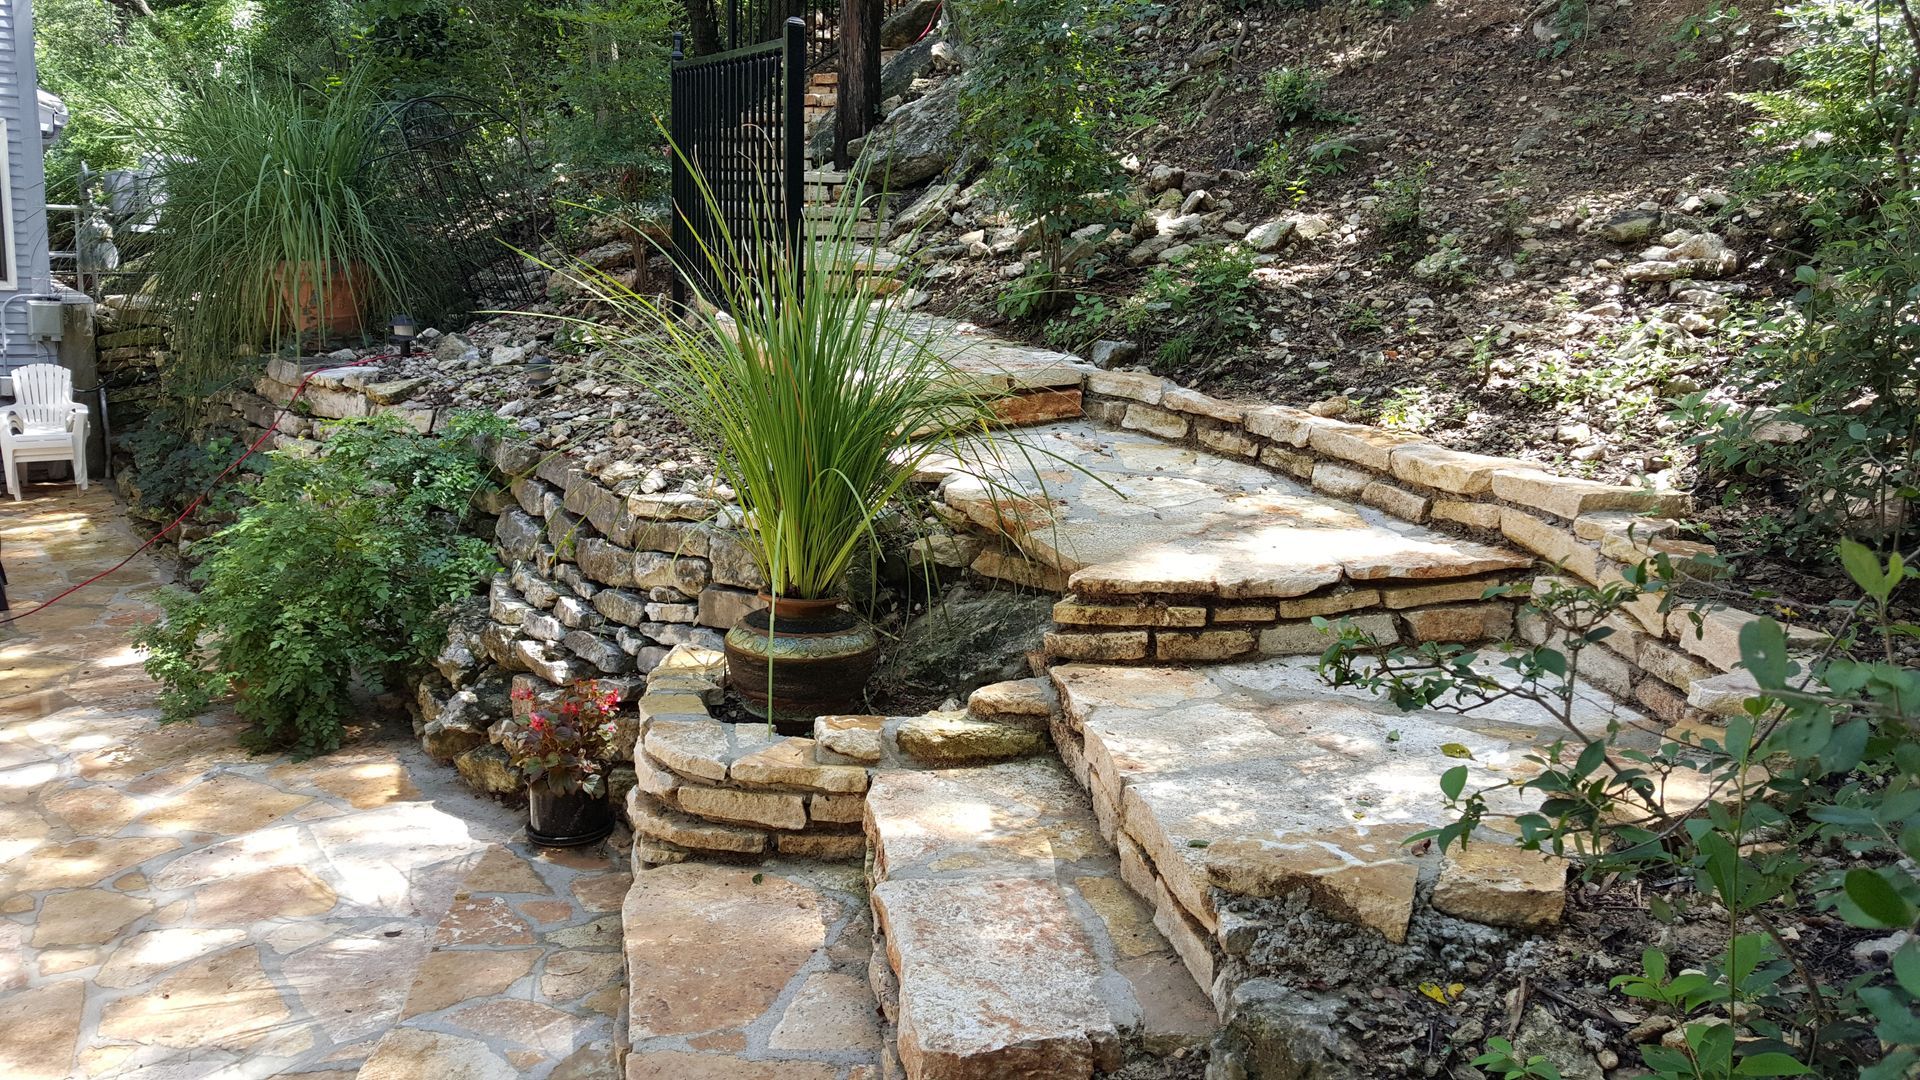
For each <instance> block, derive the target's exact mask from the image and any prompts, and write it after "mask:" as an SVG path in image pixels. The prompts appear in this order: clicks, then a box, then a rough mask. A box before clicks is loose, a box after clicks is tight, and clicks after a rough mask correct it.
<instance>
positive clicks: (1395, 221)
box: [1373, 161, 1433, 245]
mask: <svg viewBox="0 0 1920 1080" xmlns="http://www.w3.org/2000/svg"><path fill="white" fill-rule="evenodd" d="M1432 174H1433V164H1432V163H1431V162H1424V161H1423V162H1421V163H1420V164H1419V165H1417V166H1414V167H1413V168H1411V169H1403V170H1401V171H1400V172H1398V173H1396V174H1394V175H1393V176H1392V177H1391V178H1389V179H1386V180H1376V181H1375V182H1374V185H1373V187H1374V190H1375V191H1378V192H1379V193H1380V201H1379V202H1378V203H1376V204H1375V205H1374V208H1373V213H1374V217H1375V218H1377V219H1378V220H1379V222H1380V234H1381V235H1382V236H1384V237H1386V238H1387V239H1389V240H1391V241H1393V242H1395V243H1397V244H1402V245H1410V244H1412V243H1414V242H1415V241H1417V240H1418V239H1419V238H1420V233H1421V230H1422V228H1423V227H1424V224H1425V220H1426V201H1427V178H1428V177H1429V176H1431V175H1432Z"/></svg>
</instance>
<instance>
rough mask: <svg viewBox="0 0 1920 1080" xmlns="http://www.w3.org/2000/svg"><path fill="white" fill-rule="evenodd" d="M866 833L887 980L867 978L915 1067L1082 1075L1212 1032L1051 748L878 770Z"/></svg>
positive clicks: (930, 1074) (938, 1077) (1200, 999)
mask: <svg viewBox="0 0 1920 1080" xmlns="http://www.w3.org/2000/svg"><path fill="white" fill-rule="evenodd" d="M867 834H868V838H869V847H870V850H871V851H872V863H873V877H874V880H875V884H874V887H873V906H874V911H875V917H876V919H877V920H878V932H880V933H881V934H882V935H883V938H884V942H885V951H884V960H885V966H884V972H885V974H886V981H887V982H888V983H889V984H891V985H890V987H889V988H881V987H876V989H877V990H882V992H883V999H885V998H887V997H888V996H889V994H890V996H891V998H892V1001H893V1004H891V1006H890V1007H891V1008H892V1009H893V1012H892V1014H891V1015H892V1017H893V1019H894V1021H895V1024H896V1026H897V1029H898V1032H897V1045H898V1052H899V1057H900V1060H901V1062H902V1064H903V1065H904V1067H905V1072H906V1075H907V1076H908V1077H910V1078H912V1080H963V1078H973V1077H980V1078H986V1077H998V1076H1047V1077H1075V1076H1090V1075H1092V1074H1093V1072H1094V1070H1096V1069H1100V1070H1109V1069H1112V1068H1115V1067H1117V1066H1118V1064H1119V1063H1120V1061H1121V1060H1122V1058H1123V1056H1124V1055H1125V1052H1126V1050H1127V1049H1128V1048H1129V1047H1133V1048H1136V1049H1146V1050H1149V1051H1150V1052H1154V1053H1164V1052H1169V1051H1173V1050H1177V1049H1178V1048H1179V1047H1181V1046H1183V1045H1187V1044H1189V1043H1191V1042H1193V1041H1196V1040H1203V1039H1204V1038H1206V1037H1207V1036H1209V1035H1210V1034H1211V1033H1212V1031H1213V1029H1214V1027H1215V1015H1214V1010H1213V1007H1212V1005H1211V1004H1210V1003H1209V1002H1208V1000H1207V999H1206V997H1205V996H1204V995H1203V994H1201V993H1200V992H1199V991H1198V989H1197V988H1196V987H1195V986H1194V985H1193V983H1192V982H1190V981H1187V980H1186V979H1185V978H1184V977H1180V978H1168V975H1169V974H1173V975H1178V974H1179V969H1180V963H1181V962H1180V960H1179V958H1178V956H1177V953H1176V951H1175V946H1174V945H1173V944H1172V943H1170V942H1169V941H1168V940H1167V938H1166V937H1164V936H1162V934H1161V932H1160V931H1159V930H1157V929H1156V928H1155V926H1154V922H1153V912H1152V910H1151V909H1150V908H1149V907H1148V906H1147V905H1146V904H1144V903H1143V902H1142V901H1141V900H1140V899H1139V898H1138V897H1136V896H1135V895H1134V894H1133V893H1132V892H1130V891H1129V889H1128V887H1127V886H1126V884H1124V883H1123V882H1122V881H1121V880H1120V875H1121V873H1122V872H1123V868H1122V866H1121V864H1120V861H1119V859H1118V858H1117V857H1116V856H1115V854H1114V852H1113V849H1112V848H1111V847H1109V846H1108V845H1107V844H1106V843H1105V842H1104V841H1102V840H1101V839H1100V836H1099V829H1098V825H1097V823H1096V821H1095V816H1094V811H1093V807H1092V806H1091V805H1090V803H1089V802H1088V799H1087V796H1086V793H1085V792H1083V791H1081V790H1080V789H1079V788H1078V787H1077V786H1076V785H1075V784H1074V782H1073V780H1072V779H1071V778H1070V777H1069V776H1068V775H1067V773H1066V771H1065V770H1064V769H1063V768H1062V767H1061V765H1060V763H1059V762H1058V761H1057V760H1054V759H1052V758H1037V759H1028V760H1023V761H1015V762H1008V763H1004V764H999V765H990V766H984V767H980V768H972V769H953V770H947V771H940V772H882V773H880V774H879V775H877V776H876V777H875V778H874V783H873V789H872V791H871V793H870V794H869V796H868V801H867ZM875 959H876V962H878V961H880V960H881V959H882V955H881V954H876V957H875Z"/></svg>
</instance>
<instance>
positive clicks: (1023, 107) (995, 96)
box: [952, 0, 1125, 276]
mask: <svg viewBox="0 0 1920 1080" xmlns="http://www.w3.org/2000/svg"><path fill="white" fill-rule="evenodd" d="M1124 6H1125V2H1124V0H967V2H965V3H960V4H955V5H953V6H952V18H953V22H954V30H955V34H956V36H957V37H958V38H959V39H960V40H963V41H966V42H967V43H968V44H969V45H971V46H972V47H973V48H974V50H975V51H976V52H977V53H978V55H977V56H976V57H975V58H974V60H973V62H972V63H971V64H970V65H969V68H968V74H967V81H966V84H965V87H964V88H963V90H962V93H961V96H960V115H961V118H962V125H963V135H964V138H965V139H966V141H967V143H968V145H969V147H970V148H971V149H972V150H973V151H974V152H976V153H978V154H980V155H981V156H982V157H983V158H984V159H985V160H986V161H987V162H988V163H989V172H988V177H989V181H990V184H991V187H992V189H993V191H994V192H995V194H997V195H998V196H999V197H1000V198H1001V199H1003V200H1004V201H1005V202H1006V203H1007V204H1008V207H1009V209H1010V210H1012V212H1013V213H1014V214H1015V216H1016V217H1018V218H1020V219H1021V220H1022V221H1023V222H1024V221H1038V222H1039V223H1040V237H1039V242H1038V245H1037V246H1038V248H1039V250H1040V251H1041V252H1042V254H1043V255H1044V256H1045V257H1046V262H1047V268H1048V269H1049V270H1050V271H1051V272H1052V273H1054V274H1055V275H1056V276H1057V275H1058V274H1059V273H1060V272H1061V271H1062V270H1064V269H1065V268H1064V267H1062V266H1061V265H1060V259H1061V256H1062V244H1061V240H1062V238H1063V237H1064V236H1065V235H1066V233H1067V232H1068V231H1070V230H1071V229H1072V227H1073V225H1074V224H1075V222H1076V220H1077V218H1076V214H1077V212H1079V211H1080V210H1081V209H1083V208H1084V207H1086V206H1088V205H1089V203H1090V201H1094V202H1097V201H1098V200H1099V199H1100V198H1101V197H1103V196H1105V195H1108V194H1111V193H1112V192H1113V191H1115V190H1116V189H1117V188H1118V187H1119V186H1120V183H1121V180H1122V176H1123V174H1122V172H1121V169H1120V161H1119V157H1118V155H1117V153H1116V152H1115V149H1114V148H1115V146H1116V145H1117V140H1116V139H1115V138H1113V136H1114V135H1115V134H1116V133H1115V132H1114V131H1113V128H1114V127H1115V126H1116V124H1115V122H1114V116H1115V114H1116V112H1117V111H1118V110H1119V108H1120V106H1121V104H1122V100H1121V99H1122V95H1121V91H1120V85H1119V79H1118V77H1117V61H1118V51H1117V47H1116V40H1117V39H1115V38H1113V37H1101V36H1100V31H1101V29H1102V28H1103V27H1108V26H1111V25H1113V24H1114V22H1115V21H1116V20H1117V18H1118V13H1119V12H1120V11H1121V10H1122V8H1123V7H1124Z"/></svg>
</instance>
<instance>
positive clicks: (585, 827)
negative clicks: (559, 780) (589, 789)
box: [527, 784, 613, 848]
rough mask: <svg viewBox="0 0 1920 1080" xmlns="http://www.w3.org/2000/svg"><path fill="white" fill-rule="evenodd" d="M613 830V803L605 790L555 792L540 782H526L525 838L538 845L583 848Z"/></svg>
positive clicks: (604, 837)
mask: <svg viewBox="0 0 1920 1080" xmlns="http://www.w3.org/2000/svg"><path fill="white" fill-rule="evenodd" d="M612 831H613V806H612V804H610V803H609V802H607V796H606V794H605V793H602V794H599V795H589V794H587V793H586V792H584V791H571V792H567V793H565V794H559V793H556V792H552V791H549V790H548V789H547V787H546V785H544V784H528V785H527V839H529V840H531V841H533V842H534V843H536V844H539V845H540V846H541V847H555V848H569V847H583V846H585V845H587V844H591V843H594V842H595V841H598V840H604V839H606V837H607V834H608V833H611V832H612Z"/></svg>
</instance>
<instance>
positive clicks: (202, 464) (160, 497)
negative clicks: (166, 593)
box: [124, 410, 254, 523]
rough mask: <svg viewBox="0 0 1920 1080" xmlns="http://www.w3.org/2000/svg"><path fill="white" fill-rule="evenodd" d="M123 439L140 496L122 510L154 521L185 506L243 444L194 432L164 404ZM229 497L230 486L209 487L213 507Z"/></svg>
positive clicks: (165, 518) (165, 519) (163, 519)
mask: <svg viewBox="0 0 1920 1080" xmlns="http://www.w3.org/2000/svg"><path fill="white" fill-rule="evenodd" d="M124 445H125V446H126V448H127V449H128V451H129V452H131V453H132V455H133V475H134V478H135V480H136V482H137V483H138V484H139V485H140V489H139V501H138V502H137V503H136V504H134V505H132V506H129V507H128V511H127V512H128V513H131V514H133V515H135V516H137V517H142V518H146V519H148V520H151V521H155V522H159V523H165V522H169V521H172V520H173V518H174V517H175V516H177V515H178V514H179V513H180V512H181V511H182V510H185V509H186V508H187V505H188V504H189V503H191V502H192V501H193V500H194V499H195V498H198V497H199V495H200V494H201V493H202V492H204V491H206V490H207V486H208V485H209V484H211V483H213V480H214V477H216V476H219V475H220V473H221V471H222V470H224V469H225V468H226V467H227V466H228V465H230V464H232V463H233V460H234V459H235V458H237V457H239V456H240V453H241V450H242V448H241V446H240V444H239V442H238V441H236V440H234V439H231V438H227V437H224V436H215V437H212V438H201V437H197V436H196V434H195V433H194V432H193V431H191V430H190V429H186V428H183V427H182V426H181V425H180V424H179V422H178V418H177V417H175V416H172V415H169V412H168V411H167V410H161V411H156V412H153V413H149V414H148V415H147V416H146V418H145V419H143V420H142V421H141V423H140V425H139V426H138V427H135V428H133V429H132V430H130V431H129V432H127V434H126V435H125V437H124ZM253 460H254V459H248V463H249V464H251V463H252V461H253ZM246 467H247V466H242V468H243V469H245V468H246ZM230 499H231V495H230V492H229V491H228V489H226V488H225V487H222V488H217V489H215V490H214V492H213V493H212V496H211V499H210V502H211V503H212V505H213V506H214V507H215V509H224V508H227V506H228V504H229V501H230Z"/></svg>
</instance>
